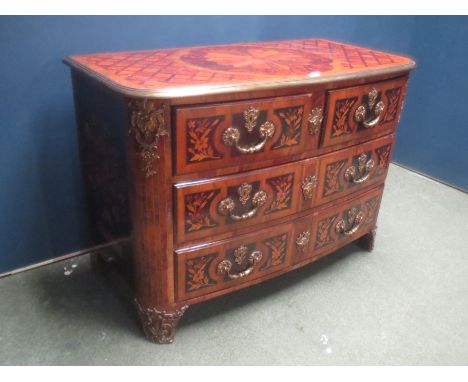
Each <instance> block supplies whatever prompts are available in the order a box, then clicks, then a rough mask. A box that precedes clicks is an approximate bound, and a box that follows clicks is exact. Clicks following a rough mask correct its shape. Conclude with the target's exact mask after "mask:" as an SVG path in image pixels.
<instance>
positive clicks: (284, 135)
mask: <svg viewBox="0 0 468 382" xmlns="http://www.w3.org/2000/svg"><path fill="white" fill-rule="evenodd" d="M275 114H276V115H277V116H278V118H279V119H280V120H281V135H280V136H279V138H278V139H277V141H276V142H275V143H274V144H273V146H272V148H273V149H277V148H280V147H290V146H295V145H298V144H299V143H300V140H301V129H302V117H303V114H304V108H303V107H302V106H297V107H291V108H287V109H279V110H275Z"/></svg>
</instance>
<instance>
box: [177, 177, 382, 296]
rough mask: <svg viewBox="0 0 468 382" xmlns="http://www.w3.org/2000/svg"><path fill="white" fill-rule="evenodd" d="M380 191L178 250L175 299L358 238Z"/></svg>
mask: <svg viewBox="0 0 468 382" xmlns="http://www.w3.org/2000/svg"><path fill="white" fill-rule="evenodd" d="M382 191H383V187H381V186H379V187H376V188H374V189H372V190H371V191H368V192H366V193H364V194H363V193H361V194H360V195H358V196H356V197H355V198H349V199H348V200H346V201H345V202H342V203H339V204H335V205H331V206H329V207H326V208H322V209H319V210H317V211H314V212H313V213H311V214H309V215H307V216H305V217H303V218H301V219H299V220H291V221H290V222H289V223H285V224H278V225H276V226H272V227H269V228H267V229H263V230H257V231H255V232H253V233H250V234H246V235H242V236H239V237H236V238H233V239H229V240H223V241H219V242H215V243H210V244H204V245H201V246H196V247H190V248H188V249H182V250H178V251H176V252H175V264H176V267H177V268H176V274H175V276H176V285H177V299H178V300H179V301H183V300H187V299H190V298H195V297H198V296H202V295H205V294H209V293H212V292H218V291H222V290H223V289H225V290H226V292H229V291H230V290H231V289H232V288H235V287H236V286H237V285H240V284H247V283H249V282H252V281H253V280H255V279H259V278H262V279H265V278H268V276H269V275H271V274H273V273H275V274H276V273H278V272H281V271H283V270H286V269H287V268H288V267H289V266H292V265H293V264H294V263H299V262H302V261H305V260H307V259H314V258H318V257H320V256H323V255H324V254H326V253H330V252H332V251H334V250H335V249H337V248H339V247H341V246H343V245H345V244H347V243H349V242H350V241H352V240H355V239H357V238H359V237H360V236H362V235H363V234H365V233H367V232H369V231H370V230H371V229H372V228H373V227H374V226H375V222H376V219H377V212H378V207H379V204H380V199H381V195H382Z"/></svg>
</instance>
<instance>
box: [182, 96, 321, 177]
mask: <svg viewBox="0 0 468 382" xmlns="http://www.w3.org/2000/svg"><path fill="white" fill-rule="evenodd" d="M324 98H325V96H324V94H323V93H318V94H316V95H315V94H314V95H311V94H304V95H298V96H287V97H278V98H267V99H256V100H250V101H243V102H233V103H224V104H216V105H206V106H197V107H183V108H177V109H176V110H175V119H176V125H177V129H176V130H177V136H176V139H175V146H176V147H175V152H177V158H176V166H175V172H176V174H188V173H192V172H198V171H204V170H209V169H213V168H225V167H231V166H235V165H237V164H242V163H246V162H252V161H253V162H260V161H262V160H266V159H273V158H278V157H287V156H289V155H291V154H298V153H301V152H303V151H306V150H310V149H315V148H317V147H318V134H311V133H310V130H312V131H313V130H314V123H315V122H316V121H317V119H313V118H312V115H311V110H312V109H313V108H317V107H320V108H321V107H322V106H323V103H324ZM309 119H310V120H311V121H310V122H309Z"/></svg>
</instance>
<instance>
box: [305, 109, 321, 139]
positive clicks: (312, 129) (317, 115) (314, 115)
mask: <svg viewBox="0 0 468 382" xmlns="http://www.w3.org/2000/svg"><path fill="white" fill-rule="evenodd" d="M307 121H308V122H309V134H310V135H315V134H317V133H318V132H319V129H320V127H321V126H322V121H323V109H322V108H321V107H315V108H313V109H312V110H311V112H310V114H309V118H308V119H307Z"/></svg>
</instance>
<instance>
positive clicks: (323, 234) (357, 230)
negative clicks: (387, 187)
mask: <svg viewBox="0 0 468 382" xmlns="http://www.w3.org/2000/svg"><path fill="white" fill-rule="evenodd" d="M382 192H383V185H381V186H378V187H376V188H374V189H372V190H371V191H368V192H366V193H364V194H362V193H361V194H360V195H359V196H357V197H355V198H352V199H348V200H347V201H346V202H343V203H340V204H338V205H335V206H333V207H331V208H325V209H322V210H320V211H318V212H315V213H314V214H313V215H309V216H308V217H305V218H303V219H300V220H298V221H297V222H296V224H295V232H294V240H295V247H294V262H295V263H298V262H301V261H304V260H306V259H308V258H318V257H320V256H322V255H323V254H325V253H330V252H332V251H334V250H336V249H338V248H340V247H342V246H343V245H345V244H347V243H349V242H351V241H353V240H356V239H358V238H359V237H361V236H362V235H364V234H366V233H368V232H369V231H370V230H371V229H373V228H374V227H375V223H376V220H377V214H378V211H379V207H380V201H381V197H382Z"/></svg>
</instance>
